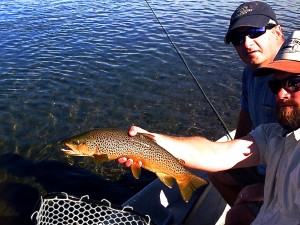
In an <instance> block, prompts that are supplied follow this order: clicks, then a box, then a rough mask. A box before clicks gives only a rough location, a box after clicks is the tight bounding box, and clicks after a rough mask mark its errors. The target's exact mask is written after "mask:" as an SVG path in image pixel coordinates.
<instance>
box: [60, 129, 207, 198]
mask: <svg viewBox="0 0 300 225" xmlns="http://www.w3.org/2000/svg"><path fill="white" fill-rule="evenodd" d="M62 143H63V144H65V145H66V146H67V147H68V148H69V149H62V150H63V151H64V153H65V154H68V155H74V156H92V157H95V158H96V159H99V160H100V161H108V160H114V159H117V158H120V157H127V158H131V159H133V161H134V163H133V164H132V166H131V169H132V173H133V175H134V176H135V177H136V178H139V175H140V168H139V167H138V166H137V164H135V162H137V161H141V162H142V167H143V168H145V169H147V170H150V171H152V172H154V173H156V175H157V176H158V177H159V179H160V180H161V181H162V182H163V183H164V184H166V185H167V186H169V187H172V186H173V181H174V179H175V180H176V182H177V184H178V186H179V189H180V192H181V195H182V197H183V199H184V200H185V201H186V202H187V201H189V199H190V198H191V195H192V193H193V191H194V190H196V189H197V188H199V187H200V186H202V185H204V184H206V181H205V180H203V179H201V178H199V177H197V176H195V175H193V174H192V173H190V172H189V171H187V170H186V169H185V168H184V167H183V166H182V163H181V162H180V160H178V159H176V158H175V157H174V156H173V155H172V154H170V153H169V152H168V151H166V150H165V149H163V148H162V147H160V146H159V145H158V144H156V143H155V142H154V141H153V140H152V139H150V138H148V137H145V136H143V135H141V134H138V135H136V136H134V137H130V136H129V135H128V131H124V130H117V129H103V128H102V129H94V130H90V131H87V132H85V133H82V134H79V135H76V136H74V137H71V138H68V139H65V140H63V141H62Z"/></svg>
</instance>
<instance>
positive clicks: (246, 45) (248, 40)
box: [244, 36, 253, 48]
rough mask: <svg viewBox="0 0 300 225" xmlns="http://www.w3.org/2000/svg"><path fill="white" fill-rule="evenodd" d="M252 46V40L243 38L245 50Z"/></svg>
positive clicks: (247, 37)
mask: <svg viewBox="0 0 300 225" xmlns="http://www.w3.org/2000/svg"><path fill="white" fill-rule="evenodd" d="M252 44H253V39H252V38H250V37H249V36H245V37H244V45H245V47H246V48H249V47H250V46H251V45H252Z"/></svg>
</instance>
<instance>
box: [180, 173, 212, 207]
mask: <svg viewBox="0 0 300 225" xmlns="http://www.w3.org/2000/svg"><path fill="white" fill-rule="evenodd" d="M177 183H178V187H179V190H180V193H181V196H182V198H183V200H184V201H186V202H188V201H189V200H190V198H191V197H192V194H193V192H194V191H195V190H196V189H198V188H199V187H201V186H202V185H205V184H207V182H206V181H205V180H203V179H202V178H200V177H197V176H195V175H193V174H187V175H185V176H184V179H182V178H181V179H177Z"/></svg>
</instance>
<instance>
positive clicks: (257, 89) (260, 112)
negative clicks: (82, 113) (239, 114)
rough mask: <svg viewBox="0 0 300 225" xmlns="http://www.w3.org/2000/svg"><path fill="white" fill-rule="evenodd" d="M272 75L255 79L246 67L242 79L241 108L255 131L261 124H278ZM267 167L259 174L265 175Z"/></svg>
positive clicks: (259, 169) (259, 167) (262, 166)
mask: <svg viewBox="0 0 300 225" xmlns="http://www.w3.org/2000/svg"><path fill="white" fill-rule="evenodd" d="M271 78H272V75H269V76H264V77H254V76H253V73H252V70H251V69H250V67H248V66H246V67H245V68H244V71H243V77H242V95H241V108H242V109H243V110H244V111H245V112H248V113H249V115H250V117H251V120H252V124H253V127H252V128H253V129H254V128H256V127H257V126H259V125H260V124H269V123H274V122H277V119H276V115H275V112H276V110H275V103H276V97H275V95H274V94H273V93H272V92H271V90H270V88H269V86H268V81H269V80H270V79H271ZM265 171H266V166H265V165H260V166H258V172H259V173H261V174H265Z"/></svg>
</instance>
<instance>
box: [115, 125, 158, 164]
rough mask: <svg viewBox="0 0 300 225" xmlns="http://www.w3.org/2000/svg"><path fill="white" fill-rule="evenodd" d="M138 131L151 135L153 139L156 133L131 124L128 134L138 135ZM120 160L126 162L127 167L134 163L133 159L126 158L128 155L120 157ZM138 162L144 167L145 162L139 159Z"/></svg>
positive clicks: (122, 162) (121, 162)
mask: <svg viewBox="0 0 300 225" xmlns="http://www.w3.org/2000/svg"><path fill="white" fill-rule="evenodd" d="M138 133H140V134H142V135H145V136H149V137H150V138H152V139H153V140H154V138H155V134H154V133H150V132H148V131H146V130H144V129H142V128H140V127H136V126H131V127H130V129H129V131H128V134H129V136H131V137H133V136H136V135H137V134H138ZM147 134H148V135H147ZM154 141H155V140H154ZM118 162H119V163H120V164H124V165H125V166H126V167H130V166H131V165H132V164H133V159H130V158H126V157H121V158H118ZM136 164H137V166H139V167H142V165H143V163H142V162H141V161H137V162H136Z"/></svg>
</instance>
